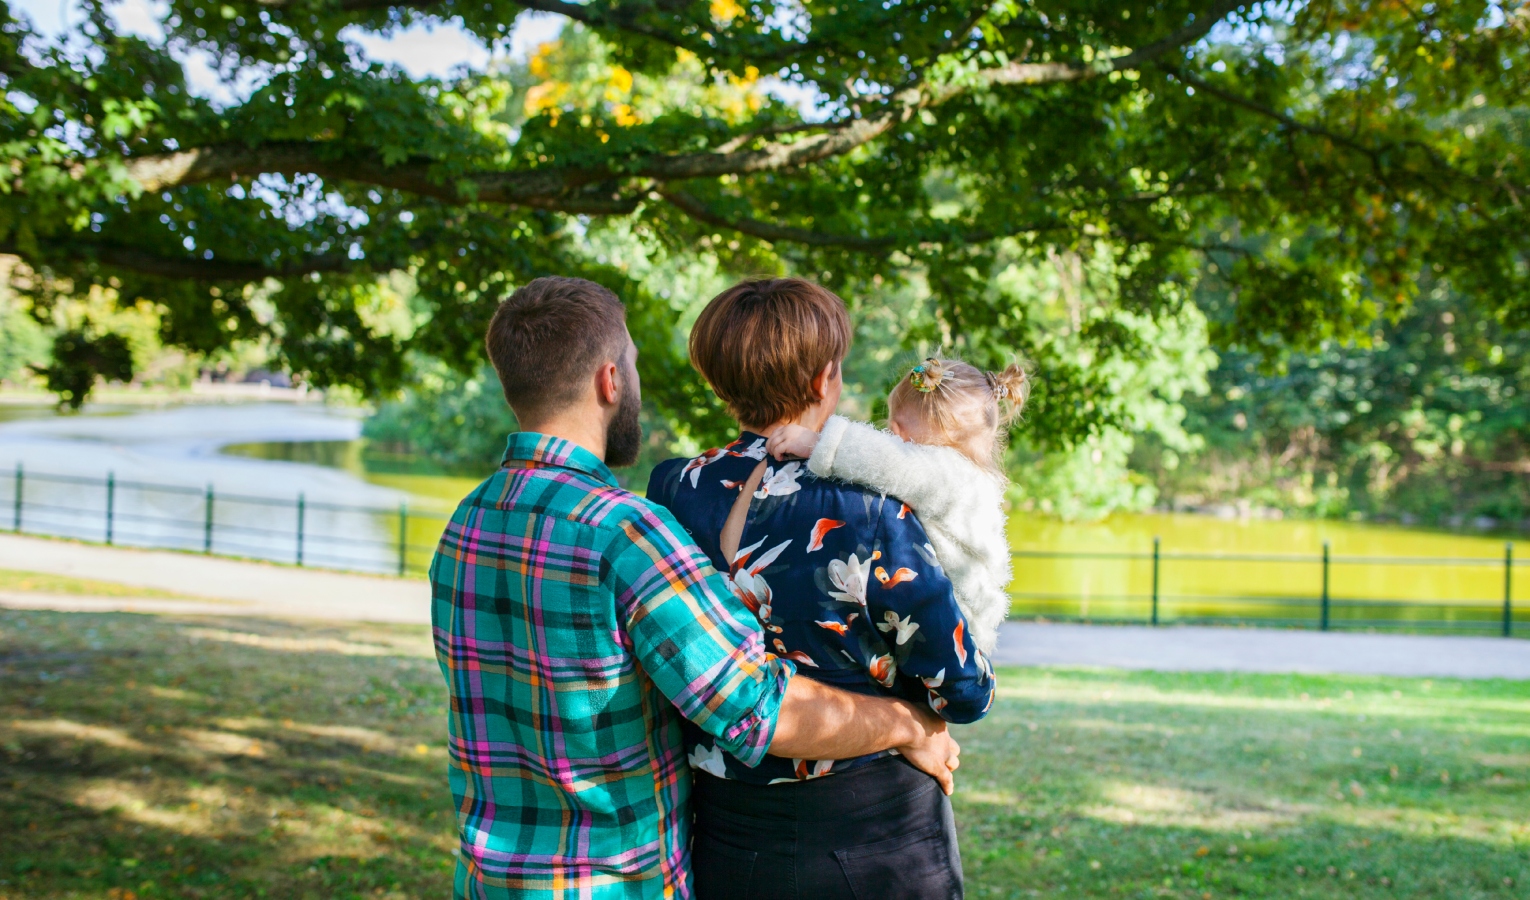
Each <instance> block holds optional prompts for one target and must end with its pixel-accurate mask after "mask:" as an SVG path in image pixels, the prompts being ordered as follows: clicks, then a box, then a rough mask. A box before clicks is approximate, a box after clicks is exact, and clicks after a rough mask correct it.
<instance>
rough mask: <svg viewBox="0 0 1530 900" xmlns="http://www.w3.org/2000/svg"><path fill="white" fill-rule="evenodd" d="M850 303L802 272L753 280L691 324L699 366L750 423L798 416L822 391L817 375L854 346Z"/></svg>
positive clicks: (737, 413)
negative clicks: (816, 382) (818, 390)
mask: <svg viewBox="0 0 1530 900" xmlns="http://www.w3.org/2000/svg"><path fill="white" fill-rule="evenodd" d="M850 337H851V332H850V315H849V313H847V312H846V311H845V301H843V300H841V299H839V298H838V297H836V296H835V295H834V294H833V292H831V291H829V290H828V289H827V288H824V287H821V286H819V285H816V284H814V283H812V282H811V281H804V280H802V279H800V278H771V279H765V280H760V281H745V282H743V283H742V284H737V285H734V286H733V287H731V288H728V289H727V290H726V291H723V292H722V293H721V294H718V295H717V296H716V297H713V298H712V302H711V303H708V304H707V307H706V309H704V310H702V311H701V316H700V317H699V318H698V319H697V320H696V327H694V328H692V329H691V365H693V366H695V367H696V370H697V371H698V372H700V373H701V375H702V377H704V378H705V379H706V380H707V382H708V383H709V384H711V385H712V390H713V391H715V392H716V393H717V396H718V397H720V398H722V401H723V402H724V403H726V404H728V410H729V411H730V412H732V413H733V415H734V416H735V417H736V418H737V419H738V420H739V422H740V423H742V424H744V425H756V426H762V427H763V426H766V425H772V424H774V423H776V422H779V421H781V420H783V419H790V418H792V417H794V416H796V415H798V414H799V413H801V412H802V411H803V410H805V409H807V408H808V407H809V406H811V405H812V404H814V403H816V402H818V400H819V399H820V397H819V396H818V395H817V393H815V392H814V390H813V376H815V375H817V374H818V373H819V372H821V371H823V368H824V367H825V366H827V365H829V364H830V363H838V362H840V361H841V360H843V359H844V358H845V354H846V353H848V352H849V351H850Z"/></svg>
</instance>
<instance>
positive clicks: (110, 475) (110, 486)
mask: <svg viewBox="0 0 1530 900" xmlns="http://www.w3.org/2000/svg"><path fill="white" fill-rule="evenodd" d="M116 505H117V473H115V472H107V473H106V545H107V546H108V547H110V546H111V543H112V518H113V515H114V513H115V511H116V510H115V507H116Z"/></svg>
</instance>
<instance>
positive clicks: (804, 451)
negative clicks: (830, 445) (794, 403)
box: [765, 425, 818, 459]
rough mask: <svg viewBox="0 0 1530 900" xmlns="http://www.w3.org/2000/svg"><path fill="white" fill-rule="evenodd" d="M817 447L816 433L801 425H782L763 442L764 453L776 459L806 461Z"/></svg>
mask: <svg viewBox="0 0 1530 900" xmlns="http://www.w3.org/2000/svg"><path fill="white" fill-rule="evenodd" d="M817 446H818V432H816V431H814V430H813V429H811V428H804V427H802V426H801V425H782V426H781V427H780V428H777V429H776V431H775V434H772V435H771V436H770V438H769V440H767V441H766V442H765V452H766V453H769V454H770V455H771V456H774V457H775V458H776V459H786V458H787V457H795V458H797V459H807V458H808V457H809V456H812V455H813V448H814V447H817Z"/></svg>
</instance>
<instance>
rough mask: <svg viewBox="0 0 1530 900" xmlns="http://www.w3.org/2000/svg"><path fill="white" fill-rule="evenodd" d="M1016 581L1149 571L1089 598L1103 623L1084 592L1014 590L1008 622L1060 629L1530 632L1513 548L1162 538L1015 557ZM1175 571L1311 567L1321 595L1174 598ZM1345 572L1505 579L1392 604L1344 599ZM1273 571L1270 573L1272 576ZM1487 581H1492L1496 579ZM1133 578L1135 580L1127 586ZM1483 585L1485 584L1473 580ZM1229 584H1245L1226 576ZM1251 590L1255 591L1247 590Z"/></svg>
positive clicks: (1374, 599) (1192, 595)
mask: <svg viewBox="0 0 1530 900" xmlns="http://www.w3.org/2000/svg"><path fill="white" fill-rule="evenodd" d="M1012 556H1013V557H1014V559H1015V561H1016V570H1017V573H1020V575H1021V577H1020V578H1018V579H1017V581H1018V582H1019V583H1022V584H1023V583H1024V581H1025V577H1024V574H1023V566H1024V563H1023V562H1022V561H1026V560H1071V561H1089V562H1091V563H1097V564H1104V563H1110V562H1114V563H1124V564H1128V565H1134V566H1135V567H1137V568H1141V569H1145V570H1146V571H1142V572H1140V573H1138V578H1137V579H1135V580H1138V581H1139V583H1141V586H1142V588H1145V590H1139V591H1135V592H1115V593H1107V594H1095V595H1093V596H1092V597H1090V598H1089V599H1090V600H1092V601H1094V603H1095V604H1096V605H1097V606H1100V605H1103V606H1105V607H1106V608H1107V609H1108V610H1113V611H1114V612H1113V613H1111V612H1108V613H1107V614H1105V615H1088V614H1083V613H1080V612H1079V606H1080V600H1081V599H1082V598H1081V596H1080V594H1079V593H1078V592H1050V593H1048V592H1027V591H1023V590H1020V591H1013V592H1012V593H1011V596H1012V597H1013V598H1014V603H1013V605H1012V607H1011V615H1013V616H1017V617H1038V618H1045V619H1050V620H1062V621H1097V622H1106V621H1109V622H1136V623H1140V624H1147V625H1161V624H1165V623H1168V622H1179V623H1196V622H1199V623H1206V622H1221V623H1229V624H1231V623H1248V624H1260V625H1282V626H1294V627H1306V628H1317V629H1320V630H1322V631H1328V630H1330V629H1333V628H1406V629H1418V630H1469V631H1476V632H1479V633H1480V632H1489V633H1492V632H1496V633H1498V634H1501V635H1503V636H1504V637H1512V636H1513V635H1514V630H1515V626H1516V619H1518V620H1520V621H1519V622H1518V624H1519V626H1520V627H1521V628H1522V629H1523V627H1524V626H1525V625H1526V624H1527V623H1526V622H1524V621H1523V620H1524V619H1526V618H1527V616H1526V615H1525V610H1516V609H1515V608H1514V570H1515V568H1516V567H1518V566H1521V565H1524V564H1525V562H1524V561H1523V560H1517V559H1515V558H1514V545H1513V544H1505V545H1504V549H1503V555H1502V556H1501V557H1404V556H1340V555H1336V554H1334V553H1333V552H1332V549H1331V547H1330V545H1329V544H1328V542H1326V541H1325V542H1324V543H1323V548H1322V552H1321V553H1318V554H1258V553H1241V554H1240V553H1166V552H1164V551H1163V547H1162V543H1161V541H1160V539H1158V538H1154V539H1153V548H1152V550H1151V551H1143V552H1137V553H1087V552H1068V551H1050V550H1023V551H1017V552H1015V553H1013V554H1012ZM1179 563H1202V564H1206V563H1218V564H1228V565H1239V564H1244V565H1248V564H1258V565H1261V566H1268V565H1271V564H1278V565H1280V566H1282V567H1289V566H1303V567H1311V569H1312V570H1313V574H1314V575H1316V576H1318V577H1317V578H1316V579H1315V582H1316V584H1315V586H1316V587H1317V590H1315V591H1314V592H1313V593H1312V594H1310V595H1305V596H1302V595H1291V594H1281V593H1254V592H1252V591H1246V592H1242V593H1186V592H1179V593H1170V592H1166V591H1163V590H1162V589H1161V586H1162V584H1163V578H1164V573H1165V570H1166V569H1168V568H1169V567H1171V566H1173V565H1176V564H1179ZM1341 567H1423V568H1438V567H1449V568H1452V569H1465V570H1468V571H1471V570H1476V571H1479V572H1480V571H1481V570H1482V569H1484V568H1486V569H1489V570H1492V569H1497V570H1499V572H1501V577H1502V593H1501V594H1500V595H1499V596H1496V597H1491V598H1484V597H1478V598H1475V599H1473V598H1455V599H1438V598H1436V599H1395V598H1378V597H1364V596H1340V595H1338V594H1336V593H1335V592H1334V590H1333V576H1334V572H1335V570H1336V569H1339V568H1341ZM1266 571H1268V570H1266ZM1484 574H1492V573H1491V572H1488V573H1484ZM1127 580H1134V579H1130V578H1128V579H1127ZM1475 580H1477V581H1479V582H1480V581H1481V580H1482V579H1481V578H1480V577H1479V578H1477V579H1475ZM1227 581H1228V582H1230V583H1233V584H1244V585H1246V584H1247V582H1246V581H1242V580H1239V579H1237V578H1228V579H1227ZM1249 587H1252V585H1249Z"/></svg>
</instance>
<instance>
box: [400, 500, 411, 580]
mask: <svg viewBox="0 0 1530 900" xmlns="http://www.w3.org/2000/svg"><path fill="white" fill-rule="evenodd" d="M408 554H409V504H407V503H400V504H399V505H398V574H399V577H400V578H402V577H403V576H404V570H405V568H406V567H407V566H408V563H409V555H408Z"/></svg>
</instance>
